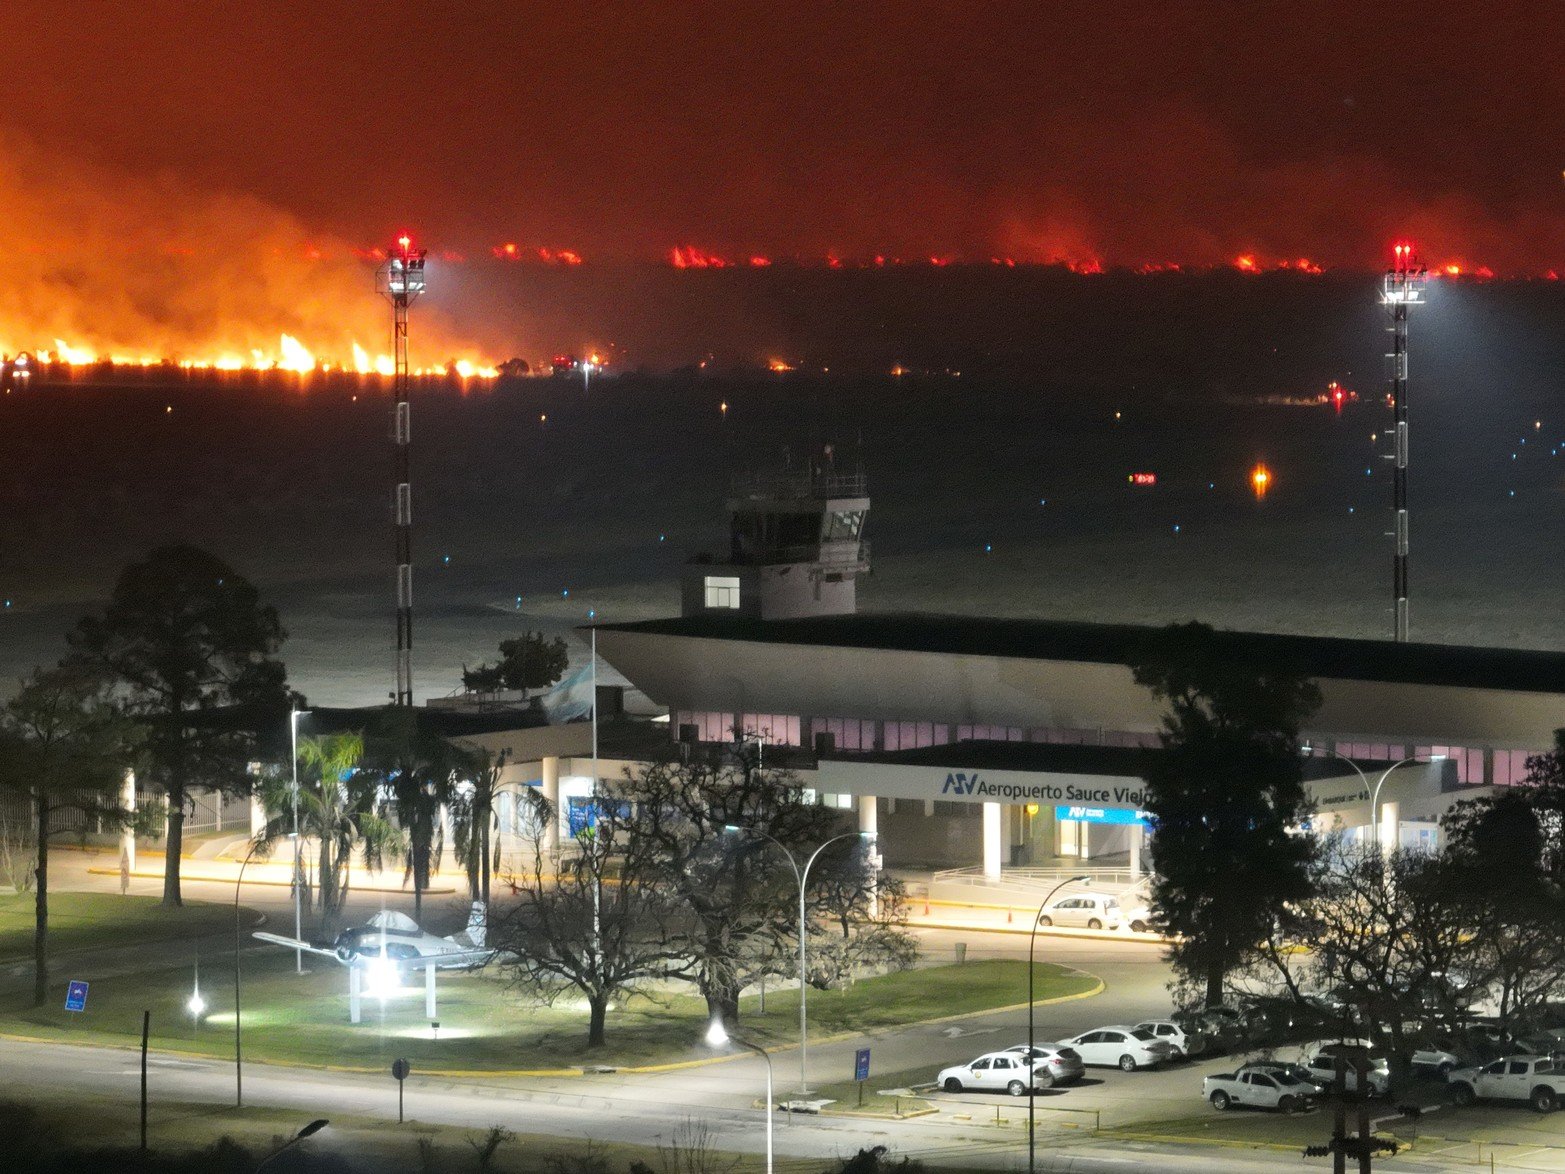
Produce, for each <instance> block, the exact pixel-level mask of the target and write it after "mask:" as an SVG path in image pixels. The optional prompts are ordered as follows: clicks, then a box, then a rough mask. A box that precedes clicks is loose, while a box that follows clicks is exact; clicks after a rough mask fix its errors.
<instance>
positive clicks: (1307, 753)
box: [1299, 742, 1446, 852]
mask: <svg viewBox="0 0 1565 1174" xmlns="http://www.w3.org/2000/svg"><path fill="white" fill-rule="evenodd" d="M1299 750H1300V752H1301V753H1302V754H1303V755H1304V757H1305V758H1310V757H1312V756H1313V755H1314V754H1315V751H1316V747H1314V746H1313V745H1311V744H1310V743H1309V742H1306V743H1304V745H1302V746H1301V747H1299ZM1320 752H1321V753H1322V754H1328V755H1330V756H1331V757H1332V758H1336V759H1340V760H1341V761H1343V762H1345V763H1347V764H1348V765H1349V766H1351V767H1352V768H1353V769H1354V771H1355V772H1357V774H1358V777H1359V781H1360V782H1362V783H1363V784H1364V790H1365V791H1367V792H1368V793H1369V826H1370V832H1371V833H1372V834H1373V835H1374V837H1375V847H1376V848H1379V849H1380V850H1381V851H1382V852H1384V851H1385V845H1384V844H1383V843H1381V836H1380V788H1381V787H1383V786H1384V785H1385V782H1386V780H1387V779H1388V778H1390V777H1391V772H1392V771H1394V770H1396V769H1397V768H1398V767H1400V766H1409V765H1412V764H1413V763H1418V764H1420V765H1422V766H1428V765H1429V764H1430V763H1431V762H1444V761H1445V759H1446V756H1445V755H1444V754H1431V755H1430V756H1429V757H1428V758H1420V757H1418V755H1416V754H1415V755H1413V756H1412V757H1411V758H1404V759H1402V760H1401V761H1400V762H1393V763H1392V764H1391V765H1390V766H1388V767H1386V769H1385V770H1383V771H1381V773H1380V777H1379V778H1378V779H1376V780H1375V782H1374V785H1373V786H1371V785H1370V781H1369V776H1368V775H1367V774H1365V773H1364V771H1363V769H1362V768H1360V766H1359V764H1358V763H1356V762H1354V761H1353V760H1352V759H1351V758H1348V757H1347V756H1346V755H1343V754H1338V753H1337V752H1336V751H1335V750H1329V749H1327V748H1326V747H1324V746H1322V747H1320ZM1396 846H1397V845H1395V844H1393V845H1392V847H1393V848H1395V847H1396Z"/></svg>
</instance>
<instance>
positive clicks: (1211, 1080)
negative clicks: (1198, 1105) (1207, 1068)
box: [1201, 1069, 1320, 1113]
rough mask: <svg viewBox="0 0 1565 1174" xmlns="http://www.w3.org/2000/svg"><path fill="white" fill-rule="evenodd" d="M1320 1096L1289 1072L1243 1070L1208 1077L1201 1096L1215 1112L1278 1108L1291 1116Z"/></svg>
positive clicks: (1313, 1086) (1315, 1089)
mask: <svg viewBox="0 0 1565 1174" xmlns="http://www.w3.org/2000/svg"><path fill="white" fill-rule="evenodd" d="M1319 1093H1320V1089H1319V1088H1317V1087H1316V1086H1315V1085H1313V1084H1309V1083H1307V1082H1306V1081H1303V1080H1300V1079H1299V1078H1298V1077H1296V1076H1290V1075H1289V1074H1288V1073H1286V1072H1261V1071H1257V1070H1255V1069H1244V1070H1242V1071H1239V1072H1230V1073H1228V1074H1227V1075H1224V1076H1208V1077H1207V1078H1206V1079H1205V1080H1204V1081H1202V1082H1201V1095H1202V1096H1204V1097H1205V1098H1206V1099H1207V1100H1208V1101H1209V1102H1211V1105H1212V1108H1214V1109H1227V1108H1231V1107H1233V1106H1234V1105H1248V1106H1250V1107H1252V1108H1256V1109H1278V1110H1280V1111H1281V1112H1284V1113H1292V1112H1293V1111H1294V1110H1296V1109H1304V1108H1308V1107H1309V1104H1310V1102H1311V1101H1312V1100H1313V1099H1314V1098H1315V1097H1316V1096H1317V1095H1319Z"/></svg>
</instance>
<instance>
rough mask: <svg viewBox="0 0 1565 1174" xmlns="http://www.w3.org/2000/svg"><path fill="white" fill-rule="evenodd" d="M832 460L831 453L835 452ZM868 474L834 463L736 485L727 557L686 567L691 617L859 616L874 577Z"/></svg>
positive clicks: (686, 601)
mask: <svg viewBox="0 0 1565 1174" xmlns="http://www.w3.org/2000/svg"><path fill="white" fill-rule="evenodd" d="M828 454H829V450H828ZM868 514H869V497H868V495H867V493H866V491H865V488H864V473H863V470H859V471H857V472H853V473H843V472H838V471H837V470H836V469H835V468H834V467H832V465H831V462H830V458H829V455H828V458H827V459H826V460H825V461H824V462H811V464H810V465H809V466H808V467H806V468H803V469H788V470H785V471H783V472H780V473H763V474H754V475H750V476H746V477H741V478H736V479H735V481H734V485H733V490H732V493H731V495H730V496H729V499H728V516H729V539H730V541H729V550H728V556H727V557H726V558H720V559H719V558H713V557H712V556H710V555H697V556H696V557H695V558H693V559H691V561H690V562H689V564H687V566H686V567H685V575H684V581H683V584H682V594H683V607H682V611H683V614H684V615H687V616H695V615H713V616H722V615H727V616H745V617H747V618H749V619H758V620H792V619H802V618H804V617H807V616H838V615H851V614H853V612H854V610H855V609H856V605H857V596H856V594H855V585H856V583H857V580H858V577H859V576H860V575H863V574H868V572H869V544H868V543H867V542H866V541H865V540H864V520H865V517H866V516H867V515H868Z"/></svg>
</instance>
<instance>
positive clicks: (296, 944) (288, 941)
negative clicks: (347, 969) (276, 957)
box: [250, 933, 342, 962]
mask: <svg viewBox="0 0 1565 1174" xmlns="http://www.w3.org/2000/svg"><path fill="white" fill-rule="evenodd" d="M250 936H251V937H253V938H259V939H260V940H261V941H263V942H267V943H269V944H270V945H273V946H286V947H288V949H290V950H303V951H305V952H306V953H308V954H319V955H321V957H323V958H330V959H332V960H333V961H335V962H341V961H342V959H341V958H339V957H338V956H337V951H336V950H334V949H332V948H331V947H330V946H317V945H313V944H311V943H310V942H302V941H300V940H299V939H298V938H285V937H283V936H282V935H281V934H275V933H253V934H251V935H250Z"/></svg>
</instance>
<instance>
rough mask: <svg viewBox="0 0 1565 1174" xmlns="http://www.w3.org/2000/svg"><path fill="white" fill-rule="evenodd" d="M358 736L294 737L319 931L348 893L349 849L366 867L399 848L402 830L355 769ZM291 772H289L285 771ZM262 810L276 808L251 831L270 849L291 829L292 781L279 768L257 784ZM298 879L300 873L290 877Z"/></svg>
mask: <svg viewBox="0 0 1565 1174" xmlns="http://www.w3.org/2000/svg"><path fill="white" fill-rule="evenodd" d="M363 757H364V736H363V735H362V734H359V733H346V734H326V735H323V736H320V737H314V738H302V739H300V741H299V765H300V772H299V835H300V837H301V840H305V839H313V840H315V842H316V845H317V852H318V857H317V870H316V878H317V880H316V883H317V885H318V886H319V889H320V912H321V923H320V924H321V933H322V934H324V935H327V936H329V935H330V933H331V931H332V930H333V929H334V928H335V927H336V919H337V915H338V913H340V912H341V910H342V906H343V903H344V902H345V901H346V900H347V898H348V884H349V864H350V862H351V860H352V857H353V855H354V852H355V851H357V852H358V854H359V858H360V860H361V861H362V862H363V864H364V866H365V867H366V868H369V869H371V870H377V871H378V870H379V869H380V867H381V865H382V864H383V863H384V862H385V860H386V859H388V858H390V859H396V858H398V857H399V856H401V855H402V852H403V835H402V832H401V831H400V830H399V829H398V828H397V827H396V826H395V825H394V824H393V823H392V822H391V821H390V820H388V819H386V818H384V817H383V816H382V815H381V814H380V812H379V809H378V804H377V802H376V798H377V787H376V780H375V779H374V778H373V777H371V776H368V775H362V776H361V774H360V772H359V761H360V759H362V758H363ZM289 773H290V774H291V772H289ZM262 796H263V799H264V801H265V803H266V808H267V810H268V811H274V812H278V813H279V814H277V815H274V816H273V817H272V818H271V819H270V820H268V821H267V824H266V827H265V828H263V829H262V831H261V834H260V835H259V836H257V837H256V843H257V845H258V846H259V847H260V849H261V851H262V852H267V851H270V850H271V849H272V848H273V847H275V845H276V843H277V842H278V841H279V840H283V839H286V838H287V837H288V836H289V834H290V833H291V832H292V831H293V782H292V779H291V778H289V777H284V776H283V775H281V774H273V775H271V776H269V777H268V778H267V780H266V782H265V783H264V784H263V785H262ZM295 880H296V883H302V878H295Z"/></svg>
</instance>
